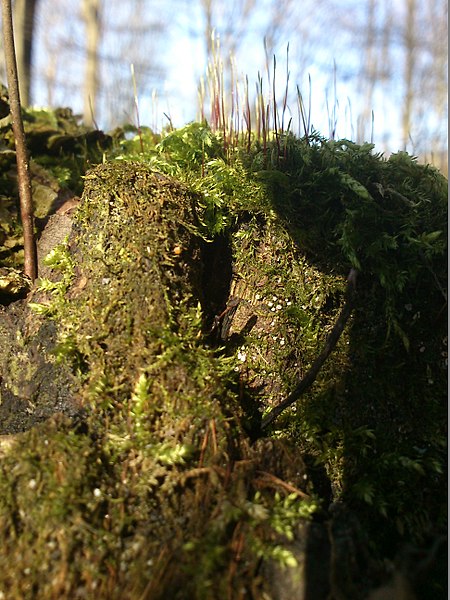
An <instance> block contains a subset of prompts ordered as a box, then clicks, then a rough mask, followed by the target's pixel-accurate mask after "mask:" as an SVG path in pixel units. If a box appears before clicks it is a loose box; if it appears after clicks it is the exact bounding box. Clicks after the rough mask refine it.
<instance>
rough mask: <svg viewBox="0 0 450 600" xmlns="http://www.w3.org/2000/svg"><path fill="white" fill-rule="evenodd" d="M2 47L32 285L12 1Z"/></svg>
mask: <svg viewBox="0 0 450 600" xmlns="http://www.w3.org/2000/svg"><path fill="white" fill-rule="evenodd" d="M2 17H3V43H4V46H5V63H6V77H7V82H8V91H9V106H10V110H11V117H12V126H13V132H14V139H15V144H16V160H17V183H18V187H19V198H20V216H21V219H22V227H23V246H24V254H25V261H24V263H25V264H24V271H25V275H28V277H30V279H31V280H32V281H34V280H35V279H36V277H37V251H36V240H35V237H34V217H33V200H32V197H31V178H30V168H29V162H28V153H27V148H26V145H25V132H24V129H23V121H22V113H21V107H20V94H19V80H18V76H17V63H16V53H15V48H14V36H13V23H12V13H11V0H2Z"/></svg>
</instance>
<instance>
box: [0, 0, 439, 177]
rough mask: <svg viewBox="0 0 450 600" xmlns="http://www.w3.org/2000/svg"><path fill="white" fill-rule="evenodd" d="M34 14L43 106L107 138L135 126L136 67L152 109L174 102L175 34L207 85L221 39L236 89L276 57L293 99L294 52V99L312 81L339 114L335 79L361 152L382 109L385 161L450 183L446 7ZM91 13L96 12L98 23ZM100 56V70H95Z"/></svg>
mask: <svg viewBox="0 0 450 600" xmlns="http://www.w3.org/2000/svg"><path fill="white" fill-rule="evenodd" d="M28 2H32V3H33V4H37V6H38V11H37V19H36V27H37V34H38V40H39V44H40V52H39V53H37V54H36V61H35V73H36V75H37V78H36V81H35V83H34V86H35V87H36V89H39V91H40V94H39V96H40V97H41V98H42V97H43V96H44V97H45V93H46V97H47V103H48V104H49V105H60V106H61V105H66V106H71V107H74V108H75V109H76V110H80V111H81V110H82V111H83V112H84V115H85V118H86V120H87V122H89V121H90V119H91V115H92V113H93V116H94V118H95V120H96V122H98V123H99V124H101V125H102V126H106V127H112V126H115V125H117V124H123V123H124V122H126V121H130V120H131V121H132V120H133V119H134V116H133V114H134V112H133V108H134V106H133V101H134V99H133V86H132V81H131V76H130V64H133V65H134V70H135V73H136V83H137V87H138V93H139V95H140V96H141V97H142V98H145V99H147V101H148V102H150V99H151V97H152V92H153V91H154V90H157V91H158V92H159V95H160V96H161V94H162V95H164V92H163V86H164V69H165V56H167V55H170V52H171V46H170V43H171V41H170V35H172V36H173V35H174V34H173V32H174V31H177V35H183V36H184V35H191V36H194V37H195V38H196V39H197V40H203V41H202V43H203V47H204V49H205V55H206V57H205V56H203V55H195V56H193V61H192V62H193V66H192V77H193V79H194V80H196V79H197V78H198V77H199V76H200V75H201V74H202V73H204V72H205V69H206V66H207V60H208V58H209V59H210V60H211V58H212V54H213V52H214V48H213V42H212V33H213V32H215V39H216V40H217V39H218V38H220V47H221V54H222V58H223V62H224V67H225V69H224V82H225V84H228V85H230V84H231V82H232V78H233V77H234V76H235V75H236V73H234V74H232V67H231V64H230V61H229V56H230V54H231V55H234V57H235V67H234V69H235V71H236V70H238V69H239V70H240V69H248V68H249V67H248V66H247V65H248V61H247V59H248V58H250V59H251V66H250V71H247V72H246V73H245V74H247V75H248V76H249V80H250V82H252V80H255V79H256V76H257V72H258V70H259V71H260V72H261V74H262V75H264V73H265V71H266V68H265V67H266V64H267V62H271V61H272V60H273V55H274V54H276V57H277V70H278V80H277V84H278V86H279V90H280V94H283V92H284V89H283V86H284V82H283V78H282V77H281V74H282V73H283V72H284V65H283V59H284V58H285V56H286V47H287V44H288V43H289V44H290V53H289V56H290V64H289V69H290V71H291V91H292V93H293V94H294V95H295V84H297V83H298V84H299V87H300V90H301V91H305V92H306V95H308V92H309V90H308V87H307V86H308V75H309V74H310V73H312V76H311V79H312V87H313V94H312V98H313V100H312V101H313V109H315V110H316V112H318V113H319V114H320V113H322V114H324V113H325V114H326V111H327V110H329V106H327V105H326V103H325V95H326V93H325V92H326V86H327V84H326V83H325V84H324V79H326V77H327V74H329V81H330V85H333V78H335V79H336V81H337V93H336V100H335V102H336V103H340V104H341V106H345V105H346V97H347V96H348V102H347V104H348V106H350V108H351V111H350V112H351V117H350V118H351V121H352V123H353V124H354V125H356V124H357V131H356V138H357V140H358V141H364V140H367V139H370V137H371V130H372V110H373V109H375V122H374V134H375V142H376V143H377V146H378V147H380V149H381V150H383V149H384V150H387V151H397V150H398V149H399V147H406V148H407V150H408V151H410V152H413V153H416V154H418V155H419V156H421V157H422V158H425V159H426V160H433V161H434V162H436V164H438V165H439V166H440V167H441V168H443V170H444V171H445V172H446V161H447V127H446V122H447V83H448V77H447V64H448V59H447V52H448V43H447V10H448V9H447V2H446V1H445V0H427V1H426V2H418V0H402V1H401V2H400V1H399V2H395V3H393V2H392V0H345V1H343V0H303V1H302V2H298V0H277V1H275V0H199V2H193V1H191V0H170V1H169V2H163V0H134V1H133V2H132V3H130V2H123V1H121V0H108V2H101V0H83V1H82V2H81V3H80V2H78V1H77V0H60V1H58V2H55V1H54V0H39V2H38V1H37V0H28ZM21 3H27V0H16V4H17V7H19V5H20V4H21ZM88 7H91V9H92V10H93V12H91V13H89V14H90V15H91V17H92V18H90V20H87V14H88V13H87V10H88ZM82 9H84V11H82ZM100 9H101V10H100ZM99 10H100V12H98V11H99ZM100 13H101V21H102V23H101V31H100V21H99V18H98V17H99V15H100ZM83 15H84V17H83ZM96 19H97V21H96ZM88 21H89V22H91V23H94V24H95V25H96V27H92V35H91V34H88V33H87V27H86V24H87V23H88ZM177 23H178V25H176V24H177ZM177 26H178V29H176V27H177ZM100 33H101V36H100V37H99V35H100ZM172 39H173V37H172ZM263 40H264V42H263ZM88 45H89V48H90V49H89V48H88ZM95 46H97V51H95ZM264 46H265V52H264ZM95 56H96V57H97V68H95V67H94V66H93V65H94V62H92V60H91V59H93V58H94V57H95ZM86 57H88V59H89V60H88V61H87V60H86ZM175 60H176V57H175ZM89 62H90V63H91V67H90V70H89V71H87V70H86V67H87V63H89ZM244 62H245V66H242V67H241V65H242V64H244ZM225 63H227V64H225ZM255 65H256V66H255ZM334 65H336V69H335V71H334ZM1 68H2V65H0V73H1ZM239 74H242V75H243V74H244V73H241V72H240V73H239ZM180 85H182V83H181V84H180ZM305 85H306V90H305ZM96 86H98V87H97V88H96ZM33 89H35V88H34V87H33ZM83 90H85V91H83ZM96 90H97V91H96ZM342 90H344V92H342ZM43 92H45V93H43ZM175 93H176V92H175ZM343 94H344V95H343ZM36 95H38V94H36ZM83 96H84V98H85V102H84V104H85V106H84V108H83V103H82V98H83ZM192 102H194V98H192ZM290 104H291V105H295V99H292V98H291V99H290ZM90 105H92V110H91V107H90ZM331 108H333V107H332V106H331ZM335 108H336V107H335ZM337 112H339V111H337ZM314 125H315V123H314V122H313V126H314ZM342 126H343V123H342V115H340V116H338V123H337V130H338V131H337V135H342V133H341V131H340V130H341V129H342ZM319 128H321V126H319ZM344 129H345V124H344ZM323 133H324V134H327V132H326V131H323ZM344 135H345V134H344ZM347 135H348V134H347ZM353 135H354V134H353V127H352V134H351V137H353ZM383 145H384V147H383Z"/></svg>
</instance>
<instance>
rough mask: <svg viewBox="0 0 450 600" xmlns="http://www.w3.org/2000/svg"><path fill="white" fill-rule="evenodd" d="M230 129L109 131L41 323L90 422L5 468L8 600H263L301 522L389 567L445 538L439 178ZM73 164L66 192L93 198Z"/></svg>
mask: <svg viewBox="0 0 450 600" xmlns="http://www.w3.org/2000/svg"><path fill="white" fill-rule="evenodd" d="M261 106H262V107H263V108H264V111H265V107H264V103H263V100H262V99H261ZM261 114H263V113H261ZM264 114H265V112H264ZM219 116H220V115H219ZM51 118H53V117H51ZM55 118H56V117H55ZM218 123H221V125H223V123H224V121H223V119H222V120H220V119H219V121H218ZM217 129H218V130H217V131H214V130H212V129H211V128H210V127H209V126H208V125H207V124H206V123H193V124H191V125H189V126H187V127H185V128H183V129H181V130H177V131H167V132H163V134H162V135H161V136H160V137H157V136H155V135H154V134H153V133H152V132H151V131H150V130H145V128H141V132H140V136H139V135H137V136H136V137H135V138H131V139H129V135H128V134H127V135H124V134H123V132H122V133H121V132H119V131H116V132H115V134H114V136H112V138H113V139H114V145H113V147H112V149H111V151H110V153H109V154H108V153H107V154H106V155H105V161H106V163H107V164H105V165H102V166H100V167H98V168H97V169H95V170H93V171H90V172H89V173H88V174H87V175H86V176H85V180H84V184H85V189H84V193H83V202H82V204H81V206H80V208H79V209H78V211H77V213H76V216H75V219H74V232H73V234H72V236H71V238H70V239H69V241H68V244H67V246H66V248H65V249H61V248H60V249H58V250H57V251H55V253H54V254H53V265H54V267H57V269H58V273H59V274H58V275H57V277H56V279H55V281H52V280H49V281H46V282H45V281H44V282H41V289H42V291H43V292H45V293H46V294H48V295H49V297H48V298H47V300H45V299H44V300H42V299H41V301H40V302H39V303H36V304H37V305H38V307H40V308H37V307H36V306H35V311H36V310H37V311H38V312H39V313H40V314H37V315H35V319H36V321H35V325H34V328H35V330H36V329H39V327H44V325H45V324H48V322H49V321H50V322H51V323H53V324H54V326H55V327H56V329H57V335H56V338H57V339H56V340H55V343H54V346H53V348H52V349H51V351H50V352H49V354H51V356H52V357H53V360H54V362H55V364H56V365H60V366H61V368H62V365H64V368H67V369H69V370H70V371H71V376H72V377H73V378H74V381H75V382H76V384H75V387H74V388H73V389H74V390H76V391H74V392H73V393H74V395H75V396H76V399H77V401H78V402H79V403H80V407H81V408H80V413H79V415H78V416H77V417H76V418H75V419H72V420H70V419H55V418H54V419H51V420H49V421H48V422H46V423H45V424H42V425H40V426H39V428H33V429H31V430H30V431H28V432H27V433H25V434H23V435H22V436H21V439H20V446H19V444H17V445H15V446H13V449H12V450H11V451H9V452H8V453H7V454H6V456H5V457H4V460H3V461H2V471H1V475H0V489H1V492H2V493H1V496H0V497H1V498H2V500H1V511H0V512H1V514H0V535H1V537H2V540H4V547H5V548H6V549H7V550H8V554H7V556H8V557H9V558H8V561H9V562H8V563H7V564H6V566H5V569H4V571H3V575H2V576H0V577H3V580H1V582H2V585H3V586H4V588H5V589H6V590H8V593H9V596H8V597H11V598H15V597H17V598H22V597H24V596H25V597H26V596H27V595H31V594H40V595H41V597H67V598H69V597H77V595H79V596H82V595H83V594H84V595H89V594H94V593H95V594H96V595H98V596H99V597H105V598H106V597H108V598H115V597H117V598H119V597H129V598H135V597H151V598H157V597H168V596H169V595H170V597H174V598H177V597H179V598H186V597H192V598H197V597H198V598H217V597H224V598H225V597H234V596H233V593H234V592H233V590H236V589H238V588H239V589H240V588H241V587H243V588H245V590H246V591H245V593H246V594H247V595H248V597H256V598H258V597H263V594H264V593H268V594H270V593H271V590H270V586H269V588H267V587H265V586H268V585H269V583H270V582H267V581H262V580H260V579H258V575H259V574H260V572H261V571H260V570H259V569H260V563H261V562H262V563H263V564H270V561H273V560H276V561H278V562H281V563H282V564H284V565H285V566H287V568H288V569H290V570H292V569H293V570H295V569H297V568H298V566H299V565H298V555H296V554H295V552H294V551H293V550H292V546H291V545H290V542H291V541H292V540H293V539H294V540H295V539H296V536H297V535H298V526H299V524H301V523H303V522H305V520H306V521H308V520H310V519H311V518H314V519H315V520H316V523H317V524H319V523H320V522H321V521H323V520H325V521H326V522H329V521H330V520H331V521H332V517H331V515H330V514H329V513H328V512H327V508H328V505H329V504H330V503H331V502H335V503H336V502H338V503H344V504H345V505H347V506H348V507H350V509H351V510H352V511H353V513H354V514H355V515H357V517H358V519H359V521H360V523H361V527H362V529H363V531H364V532H365V533H366V534H367V535H368V538H369V540H370V552H371V553H372V555H373V556H374V557H376V558H377V559H378V560H379V561H380V563H381V561H382V559H386V558H388V559H393V558H394V554H395V552H396V550H397V549H399V548H401V547H402V545H403V544H404V543H405V542H407V543H410V544H417V545H418V546H420V545H423V546H424V547H426V546H427V544H429V543H431V541H430V540H434V539H436V538H439V536H441V535H442V532H443V531H444V529H445V517H446V503H444V502H443V501H442V498H443V495H444V494H445V477H444V475H443V473H445V460H446V456H445V447H446V431H445V424H444V423H445V418H444V417H445V415H446V379H445V360H446V352H447V349H446V322H445V313H446V310H445V308H446V258H445V257H446V239H447V230H446V223H447V220H446V193H445V191H446V181H445V180H444V178H443V177H442V176H441V175H440V174H439V173H438V172H437V171H436V170H434V169H433V168H431V167H426V166H423V165H419V164H417V162H416V161H415V160H414V158H412V157H410V156H408V155H406V154H404V153H399V154H397V155H394V156H392V157H390V158H389V159H388V160H386V159H384V158H383V157H382V156H380V155H377V154H375V153H374V149H373V147H372V146H370V145H363V146H359V145H356V144H353V143H351V142H349V141H334V140H331V141H330V140H325V139H323V138H321V137H320V136H318V135H316V134H314V133H313V132H311V131H308V132H306V135H305V137H303V138H301V139H298V138H295V137H294V136H292V135H290V134H289V133H287V132H286V131H284V130H282V129H280V130H277V131H276V132H275V133H271V132H269V131H268V130H267V129H264V131H261V132H260V135H255V136H247V135H244V136H243V137H242V138H240V137H239V136H238V135H233V136H228V137H227V136H226V135H224V133H223V128H222V126H220V127H218V128H217ZM247 133H248V132H247ZM71 135H72V136H73V137H74V138H76V139H77V142H76V144H78V142H79V140H78V138H77V135H76V132H75V131H74V132H72V134H71ZM94 137H95V136H94ZM46 139H48V143H50V138H46ZM83 139H84V142H80V143H81V146H76V147H77V148H78V150H77V152H78V151H80V153H81V154H79V155H77V156H78V158H79V159H80V160H81V155H82V151H81V148H82V147H83V144H84V143H85V142H86V143H87V145H88V146H89V144H88V142H87V138H83ZM71 140H72V142H73V141H74V140H73V138H71ZM60 141H61V140H60ZM63 141H64V140H63ZM74 143H75V142H74ZM61 144H62V141H61ZM56 146H57V147H58V144H56ZM94 146H95V148H96V152H99V148H98V146H97V145H96V143H95V144H94ZM59 148H60V151H61V152H63V150H62V149H63V148H65V146H64V144H62V145H59ZM142 148H144V152H142ZM63 154H64V153H63ZM73 157H74V155H72V156H71V158H70V160H72V159H73ZM59 158H61V156H59ZM59 158H58V156H57V155H55V162H54V170H53V175H54V176H56V175H58V166H57V165H58V164H59V163H58V161H59ZM51 160H52V161H53V158H52V159H51ZM67 160H69V158H67ZM83 160H84V159H83ZM93 160H94V162H100V161H102V160H103V157H101V156H100V154H99V153H97V154H96V158H95V159H93ZM44 162H45V160H44V161H43V162H42V163H41V164H44ZM63 162H64V161H63ZM52 164H53V163H52ZM79 165H80V163H79V162H78V159H77V160H76V161H75V166H74V165H73V164H72V163H70V164H69V163H67V169H68V170H69V171H68V172H66V175H65V176H64V177H65V178H66V181H72V178H73V179H74V180H77V181H78V184H79V185H81V180H80V179H79V176H80V173H84V172H85V171H84V169H85V168H86V166H87V161H85V162H84V163H83V165H84V166H83V167H80V166H79ZM48 167H49V165H48V164H47V165H45V168H46V169H48ZM52 168H53V167H52ZM77 169H80V170H77ZM61 173H62V172H61V171H60V172H59V175H60V176H61ZM180 182H181V183H180ZM78 184H76V185H78ZM71 185H73V183H72V182H71ZM68 257H70V258H68ZM49 260H52V257H50V259H49ZM352 267H353V268H356V269H357V270H358V272H359V275H358V281H357V293H356V300H355V307H354V311H353V315H352V318H351V321H350V322H349V326H348V327H347V328H346V330H345V331H344V333H343V335H342V336H341V338H340V340H339V342H338V344H337V346H336V349H335V351H334V353H333V354H332V356H331V357H330V358H329V359H328V361H327V362H326V363H325V365H324V367H323V368H322V370H321V371H320V373H319V375H318V377H317V379H316V381H315V382H314V385H313V386H312V387H310V388H309V389H308V390H307V391H306V393H305V394H304V395H303V396H302V398H301V399H300V400H299V401H298V402H297V403H296V404H295V405H294V406H292V407H291V408H290V409H289V410H287V411H285V412H283V413H282V415H280V416H279V418H278V419H277V420H276V421H275V423H274V425H273V427H272V429H271V430H270V431H268V432H267V431H265V432H261V430H260V423H261V416H262V415H263V414H264V413H265V412H267V411H269V410H270V409H271V408H272V407H273V406H274V405H276V404H277V403H278V402H280V401H281V400H283V399H284V398H285V397H286V396H287V395H288V393H289V391H290V390H291V389H292V388H293V387H294V386H295V385H296V384H297V383H298V381H299V380H300V379H301V378H302V377H303V376H304V374H305V372H307V370H308V368H309V366H310V365H311V363H312V362H313V361H314V359H315V357H316V356H317V355H318V353H319V352H320V351H321V349H322V347H323V345H324V343H325V340H326V337H327V335H328V333H329V332H330V330H331V329H332V327H333V325H334V323H335V322H336V319H337V318H338V315H339V311H340V309H341V307H342V304H343V299H344V293H345V279H346V276H347V274H348V271H349V269H350V268H352ZM137 282H138V283H137ZM233 298H238V300H239V303H237V304H234V305H233V304H232V303H231V304H230V300H232V299H233ZM230 307H233V311H232V310H231V309H230ZM227 316H230V322H229V323H228V326H227V327H225V326H224V320H225V318H226V317H227ZM26 343H27V340H26V339H25V341H24V344H25V345H26ZM56 368H59V367H56ZM37 397H38V396H37ZM266 436H267V437H270V439H261V438H264V437H266ZM255 440H256V441H255ZM252 442H254V443H253V445H252ZM287 449H293V452H294V453H295V454H296V456H297V458H295V459H293V458H292V456H293V454H292V453H289V452H288V450H287ZM75 457H76V459H75ZM162 540H163V543H162ZM335 546H337V544H335ZM48 556H50V557H51V560H50V558H48ZM45 557H47V558H45ZM348 560H349V561H351V557H350V558H349V559H348ZM198 565H200V567H199V566H198ZM341 568H342V571H343V572H344V573H345V574H346V575H348V577H349V578H350V579H351V577H350V575H351V568H350V566H349V563H348V564H345V565H344V566H342V565H341ZM17 569H19V570H20V572H21V573H23V577H22V579H20V580H19V582H18V583H17V578H14V579H13V576H12V574H13V573H14V572H17ZM347 569H348V571H347ZM366 575H367V576H366V586H367V585H369V584H370V583H371V582H374V581H375V580H373V579H372V577H373V572H372V571H370V573H369V571H367V573H366ZM343 579H345V577H343ZM330 585H331V584H330ZM335 585H336V584H335ZM342 585H343V586H344V587H343V588H341V589H340V590H337V589H335V590H331V591H333V592H335V593H341V594H343V595H344V597H346V596H345V595H346V594H348V593H349V591H348V588H345V585H346V584H342ZM442 585H443V584H442V578H441V579H440V578H439V577H437V576H435V577H432V578H431V583H429V590H430V594H434V596H430V597H439V594H442V589H443V588H442ZM252 586H253V587H252ZM243 593H244V592H243ZM363 593H364V590H363V588H361V590H359V592H358V594H359V596H358V597H363ZM177 594H178V595H177ZM251 595H252V596H251ZM423 597H427V596H426V595H424V596H423Z"/></svg>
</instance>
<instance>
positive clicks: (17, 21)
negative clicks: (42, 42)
mask: <svg viewBox="0 0 450 600" xmlns="http://www.w3.org/2000/svg"><path fill="white" fill-rule="evenodd" d="M37 5H38V0H15V2H14V14H13V19H14V41H15V46H16V59H17V70H18V73H19V90H20V99H21V102H22V105H24V106H28V105H29V104H30V103H31V96H30V90H31V69H32V60H33V50H34V37H35V17H36V9H37Z"/></svg>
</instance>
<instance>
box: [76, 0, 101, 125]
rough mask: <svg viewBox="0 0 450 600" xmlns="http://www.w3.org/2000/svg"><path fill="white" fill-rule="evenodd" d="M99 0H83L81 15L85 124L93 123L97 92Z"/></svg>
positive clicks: (99, 24)
mask: <svg viewBox="0 0 450 600" xmlns="http://www.w3.org/2000/svg"><path fill="white" fill-rule="evenodd" d="M100 8H101V0H83V2H82V5H81V11H82V17H83V20H84V22H85V25H86V52H87V55H86V74H85V79H84V104H83V119H84V122H85V124H86V125H89V126H93V125H95V109H96V106H97V93H98V68H99V57H98V46H99V43H100V26H101V16H100Z"/></svg>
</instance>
